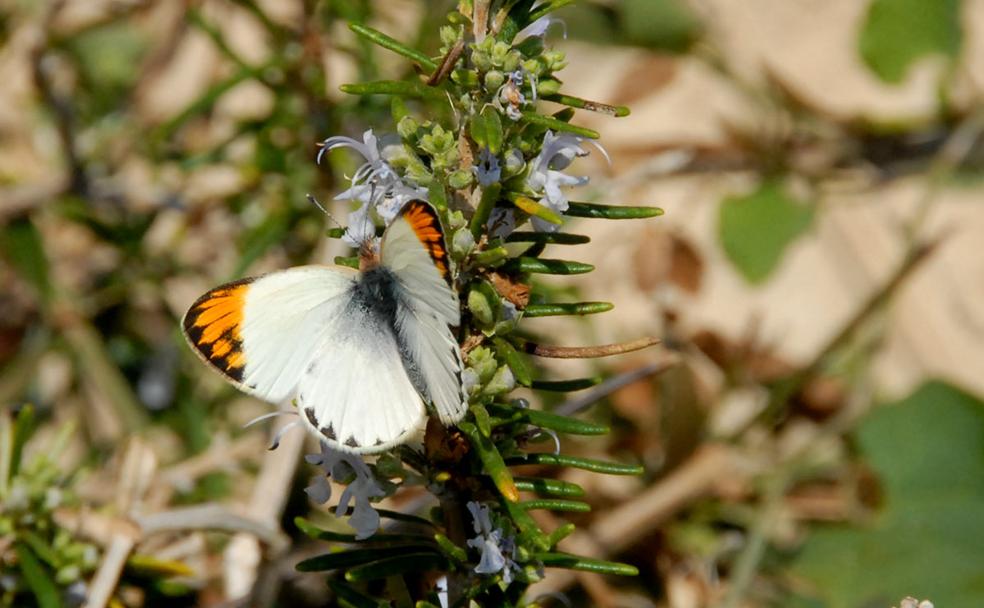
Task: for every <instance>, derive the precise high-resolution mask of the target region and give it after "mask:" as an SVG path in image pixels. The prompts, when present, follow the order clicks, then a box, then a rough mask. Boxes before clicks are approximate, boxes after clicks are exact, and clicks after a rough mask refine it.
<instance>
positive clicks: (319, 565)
mask: <svg viewBox="0 0 984 608" xmlns="http://www.w3.org/2000/svg"><path fill="white" fill-rule="evenodd" d="M435 551H436V549H435ZM420 552H421V547H420V546H419V545H410V546H399V547H387V548H386V549H380V548H372V549H350V550H348V551H337V552H335V553H325V554H324V555H319V556H317V557H310V558H308V559H306V560H303V561H301V562H300V563H298V564H297V570H298V571H299V572H320V571H322V570H336V569H338V568H353V567H355V566H361V565H363V564H369V563H372V562H375V561H379V560H381V559H386V558H391V557H396V556H399V555H408V554H418V553H420Z"/></svg>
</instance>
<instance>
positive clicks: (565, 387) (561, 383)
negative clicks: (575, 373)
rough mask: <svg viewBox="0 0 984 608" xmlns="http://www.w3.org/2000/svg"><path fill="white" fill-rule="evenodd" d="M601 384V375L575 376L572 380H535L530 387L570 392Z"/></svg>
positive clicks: (540, 389)
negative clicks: (589, 376)
mask: <svg viewBox="0 0 984 608" xmlns="http://www.w3.org/2000/svg"><path fill="white" fill-rule="evenodd" d="M599 384H601V377H600V376H594V377H592V378H573V379H571V380H534V381H533V384H531V385H530V388H533V389H535V390H539V391H554V392H558V393H570V392H574V391H583V390H584V389H586V388H591V387H592V386H597V385H599Z"/></svg>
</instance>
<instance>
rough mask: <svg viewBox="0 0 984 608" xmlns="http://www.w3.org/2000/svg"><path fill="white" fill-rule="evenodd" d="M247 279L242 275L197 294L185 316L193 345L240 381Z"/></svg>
mask: <svg viewBox="0 0 984 608" xmlns="http://www.w3.org/2000/svg"><path fill="white" fill-rule="evenodd" d="M250 282H252V279H242V280H240V281H235V282H233V283H227V284H225V285H222V286H220V287H216V288H215V289H213V290H211V291H209V292H208V293H206V294H205V295H203V296H202V297H200V298H198V300H197V301H196V302H195V303H194V304H192V305H191V308H189V309H188V313H187V314H185V318H184V330H185V335H186V336H187V337H188V341H189V342H191V344H192V346H194V347H195V349H196V350H197V351H198V352H199V353H200V354H201V356H202V358H204V359H205V360H206V361H208V362H209V363H211V364H212V365H213V366H214V367H215V368H217V369H218V370H219V371H221V372H222V373H223V374H224V375H225V376H227V377H229V379H231V380H234V381H236V382H241V381H242V378H243V369H244V368H245V367H246V355H245V353H244V352H243V340H242V335H241V334H240V331H241V329H242V324H243V305H244V304H245V302H246V292H247V291H248V290H249V284H250Z"/></svg>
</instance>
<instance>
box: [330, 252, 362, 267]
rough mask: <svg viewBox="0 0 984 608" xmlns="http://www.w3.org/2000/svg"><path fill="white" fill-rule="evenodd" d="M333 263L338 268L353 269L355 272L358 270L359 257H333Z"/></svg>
mask: <svg viewBox="0 0 984 608" xmlns="http://www.w3.org/2000/svg"><path fill="white" fill-rule="evenodd" d="M335 263H336V264H338V265H339V266H348V267H349V268H355V269H356V270H358V269H359V256H357V255H353V256H346V255H337V256H335Z"/></svg>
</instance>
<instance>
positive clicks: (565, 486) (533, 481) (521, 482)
mask: <svg viewBox="0 0 984 608" xmlns="http://www.w3.org/2000/svg"><path fill="white" fill-rule="evenodd" d="M514 481H515V483H516V487H517V488H519V489H520V490H521V491H523V492H536V493H537V494H546V495H548V496H569V497H571V498H580V497H581V496H584V488H582V487H581V486H579V485H577V484H576V483H571V482H569V481H561V480H559V479H548V478H546V477H516V478H514Z"/></svg>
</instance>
